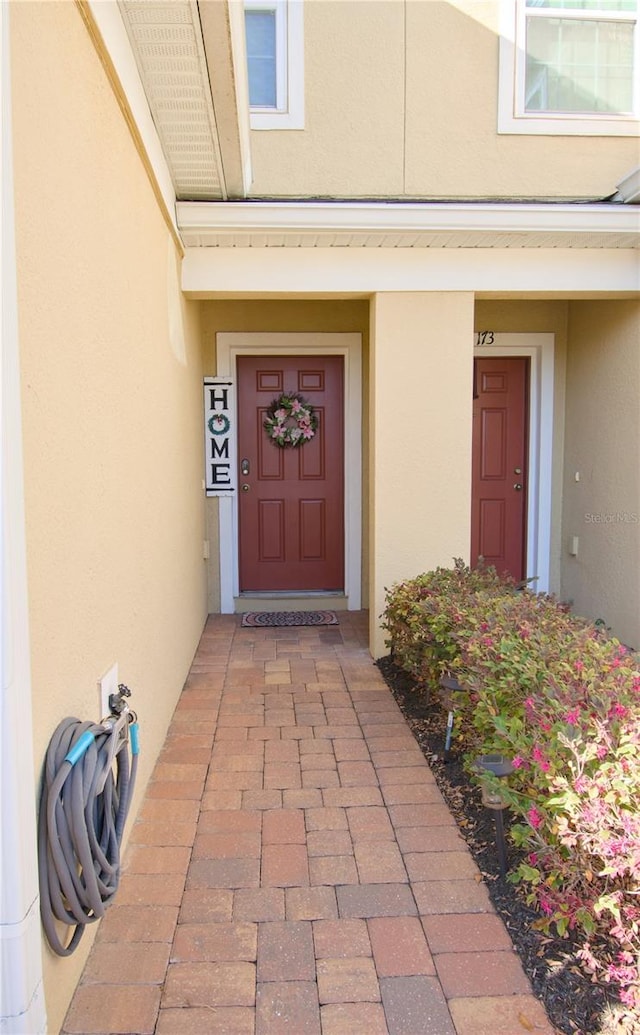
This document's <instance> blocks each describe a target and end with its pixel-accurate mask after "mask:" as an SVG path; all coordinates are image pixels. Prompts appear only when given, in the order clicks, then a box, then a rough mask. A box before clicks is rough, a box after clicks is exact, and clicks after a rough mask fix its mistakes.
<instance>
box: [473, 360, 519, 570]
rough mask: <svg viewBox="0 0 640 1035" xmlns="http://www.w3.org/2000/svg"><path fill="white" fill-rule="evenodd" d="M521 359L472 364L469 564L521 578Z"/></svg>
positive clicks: (475, 362)
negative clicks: (480, 564) (480, 561)
mask: <svg viewBox="0 0 640 1035" xmlns="http://www.w3.org/2000/svg"><path fill="white" fill-rule="evenodd" d="M528 376H529V361H528V360H527V359H519V358H509V359H494V358H486V359H484V358H482V359H476V360H475V361H474V378H473V382H474V400H473V475H472V506H471V564H472V566H473V565H475V564H477V563H478V558H480V557H482V558H484V560H485V562H486V563H487V564H491V565H493V566H494V567H495V568H496V569H497V571H499V572H505V571H506V572H509V573H510V574H511V575H513V576H514V578H516V579H523V578H524V577H525V575H526V572H525V567H526V558H525V541H526V514H527V471H526V464H527V398H528Z"/></svg>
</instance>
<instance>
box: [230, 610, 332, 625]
mask: <svg viewBox="0 0 640 1035" xmlns="http://www.w3.org/2000/svg"><path fill="white" fill-rule="evenodd" d="M338 624H339V623H338V618H337V616H336V613H335V611H247V612H246V613H245V614H243V616H242V625H243V626H250V627H251V628H254V629H255V628H258V629H260V628H263V629H272V628H277V627H279V626H287V625H338Z"/></svg>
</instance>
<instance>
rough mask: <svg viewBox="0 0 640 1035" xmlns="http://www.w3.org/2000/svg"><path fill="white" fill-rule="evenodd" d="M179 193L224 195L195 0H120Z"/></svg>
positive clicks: (218, 197) (217, 142) (197, 195)
mask: <svg viewBox="0 0 640 1035" xmlns="http://www.w3.org/2000/svg"><path fill="white" fill-rule="evenodd" d="M120 10H121V13H122V17H123V20H124V23H125V26H126V29H127V33H128V36H129V39H130V42H131V47H132V50H133V52H134V55H135V59H136V63H137V65H138V70H139V73H140V77H141V79H142V83H143V86H144V90H145V93H146V95H147V100H148V102H149V107H150V109H151V114H152V115H153V120H154V122H155V125H156V129H157V131H158V136H159V137H160V140H161V143H162V148H163V151H164V154H165V157H166V159H167V163H168V165H169V168H170V170H171V176H172V179H173V183H174V187H175V192H176V196H177V197H178V198H217V199H224V198H225V197H226V196H227V191H226V187H225V183H224V175H223V171H222V158H221V154H220V145H219V141H218V131H217V127H216V119H215V114H214V110H213V103H212V99H211V89H210V85H209V76H208V71H207V62H206V57H205V49H204V43H203V39H202V30H201V26H200V17H199V13H198V5H197V3H195V0H120Z"/></svg>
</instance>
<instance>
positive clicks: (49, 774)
mask: <svg viewBox="0 0 640 1035" xmlns="http://www.w3.org/2000/svg"><path fill="white" fill-rule="evenodd" d="M121 689H123V690H126V689H127V688H126V687H125V688H121ZM128 693H129V691H128V690H127V694H128ZM119 711H120V714H118V715H112V716H110V717H109V718H108V719H106V720H105V721H104V723H101V724H97V723H93V722H81V721H80V720H79V719H74V718H67V719H63V721H62V722H61V723H60V725H59V726H58V728H57V729H56V731H55V733H54V734H53V736H52V738H51V741H50V744H49V747H48V749H47V755H46V759H45V766H44V777H43V784H42V793H41V797H40V814H39V819H38V862H39V876H40V914H41V917H42V926H43V927H44V931H45V934H46V936H47V940H48V942H49V945H50V946H51V948H52V949H53V951H54V952H55V953H57V954H58V956H70V955H71V953H72V952H74V951H75V949H76V948H77V947H78V944H79V942H80V939H81V938H82V935H83V934H84V931H85V927H86V925H87V924H90V923H93V922H95V921H96V920H99V919H101V917H103V916H104V913H105V910H106V909H107V908H108V906H109V905H110V904H111V902H112V900H113V896H114V895H115V893H116V891H117V889H118V885H119V882H120V845H121V843H122V834H123V831H124V825H125V822H126V819H127V814H128V812H129V806H130V804H131V797H132V794H133V788H134V786H135V777H136V770H137V765H138V724H137V720H136V716H135V713H134V712H132V711H130V710H129V709H128V708H127V707H126V706H124V704H121V706H120V709H119ZM129 750H131V758H130V755H129ZM114 765H115V776H114ZM56 920H60V921H62V923H64V924H67V925H69V926H70V927H73V928H74V931H73V933H72V935H71V938H70V940H69V941H68V942H67V944H66V945H65V944H63V942H62V941H61V939H60V937H59V935H58V929H57V928H56V924H55V921H56Z"/></svg>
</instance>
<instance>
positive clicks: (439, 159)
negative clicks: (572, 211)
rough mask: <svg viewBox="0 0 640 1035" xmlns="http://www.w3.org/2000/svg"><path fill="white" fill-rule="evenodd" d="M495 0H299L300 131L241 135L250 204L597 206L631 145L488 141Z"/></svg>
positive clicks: (629, 161) (621, 170)
mask: <svg viewBox="0 0 640 1035" xmlns="http://www.w3.org/2000/svg"><path fill="white" fill-rule="evenodd" d="M499 8H500V0H455V2H454V0H451V2H445V0H306V2H305V5H304V18H305V128H304V130H295V131H274V130H269V131H258V130H256V131H253V132H252V134H251V148H252V157H253V171H254V182H253V187H252V194H253V196H255V197H262V196H266V197H269V196H275V197H279V196H287V197H295V196H302V197H307V196H323V197H334V196H335V197H378V196H380V197H403V196H406V197H416V198H477V197H504V198H523V197H524V198H547V197H549V198H565V197H566V198H573V197H589V198H602V197H606V196H607V195H609V194H611V193H612V192H613V191H614V190H615V188H616V184H617V183H618V182H619V180H620V179H621V178H622V177H623V176H624V175H625V174H626V173H628V172H629V171H630V170H631V169H632V168H633V167H635V166H636V165H637V163H638V147H637V141H636V140H635V139H634V138H632V137H627V138H623V137H608V138H607V137H580V136H571V137H556V136H521V135H499V134H498V133H497V111H498V40H499V25H500V11H499Z"/></svg>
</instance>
